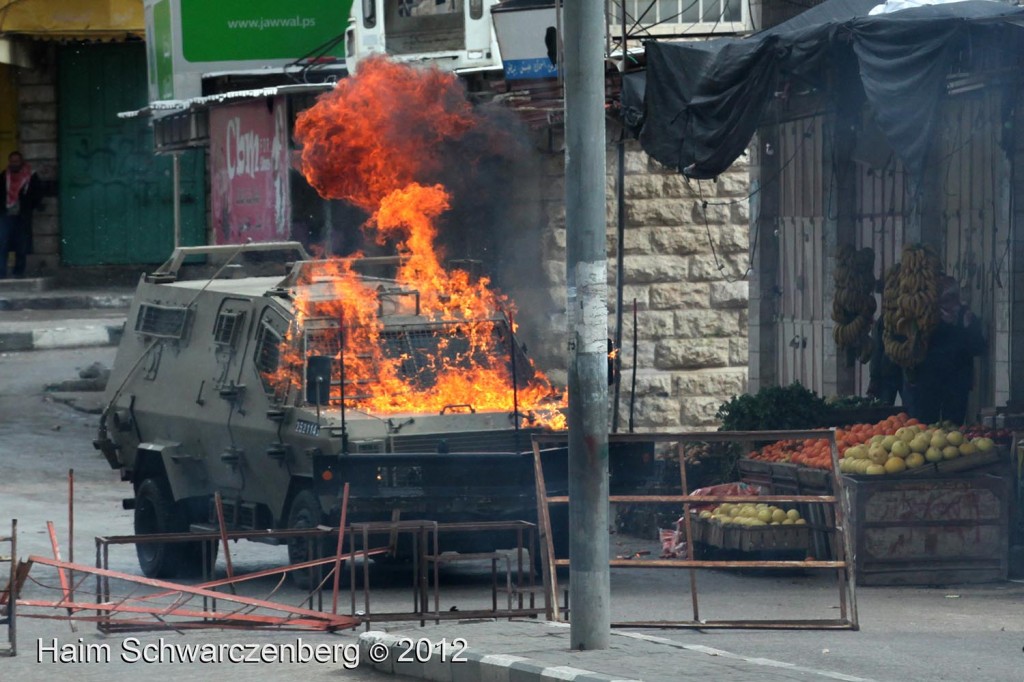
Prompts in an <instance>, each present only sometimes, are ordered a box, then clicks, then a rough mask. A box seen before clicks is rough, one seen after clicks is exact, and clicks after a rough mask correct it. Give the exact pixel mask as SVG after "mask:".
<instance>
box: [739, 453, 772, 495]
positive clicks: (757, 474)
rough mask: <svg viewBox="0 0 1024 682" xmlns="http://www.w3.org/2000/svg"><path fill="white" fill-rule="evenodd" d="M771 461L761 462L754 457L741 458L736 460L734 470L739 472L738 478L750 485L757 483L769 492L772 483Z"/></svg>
mask: <svg viewBox="0 0 1024 682" xmlns="http://www.w3.org/2000/svg"><path fill="white" fill-rule="evenodd" d="M773 466H774V464H772V463H771V462H761V461H758V460H756V459H741V460H739V461H738V462H736V470H737V471H738V472H739V475H740V480H741V481H742V482H744V483H749V484H750V485H758V486H761V487H762V488H764V489H765V491H766V493H767V492H770V490H771V485H772V467H773Z"/></svg>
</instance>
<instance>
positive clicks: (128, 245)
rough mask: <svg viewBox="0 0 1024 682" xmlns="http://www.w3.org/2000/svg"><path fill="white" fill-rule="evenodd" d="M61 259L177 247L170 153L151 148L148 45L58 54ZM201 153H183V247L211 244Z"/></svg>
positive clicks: (141, 257) (78, 260)
mask: <svg viewBox="0 0 1024 682" xmlns="http://www.w3.org/2000/svg"><path fill="white" fill-rule="evenodd" d="M58 88H59V99H58V102H59V104H58V121H59V123H58V135H59V138H58V145H59V157H60V173H59V178H60V223H61V239H62V248H61V260H62V262H63V263H64V264H65V265H104V264H136V263H138V264H145V263H159V262H161V261H163V260H165V259H166V258H167V256H168V255H169V254H170V252H171V249H172V248H173V247H174V205H173V178H172V172H171V159H170V158H169V157H166V156H160V157H158V156H156V155H155V154H154V153H153V133H152V130H151V129H150V127H149V124H148V120H147V119H146V118H141V117H136V118H128V119H121V118H118V117H117V114H118V112H122V111H134V110H137V109H141V108H142V107H144V106H146V90H147V87H146V53H145V48H144V46H143V45H142V44H141V43H120V44H106V45H81V44H80V45H66V46H62V47H61V48H60V51H59V59H58ZM204 165H205V164H204V159H203V153H202V151H189V152H185V153H183V154H182V156H181V200H182V205H181V235H182V244H185V245H189V244H202V243H204V242H205V219H206V208H205V196H206V193H205V191H204Z"/></svg>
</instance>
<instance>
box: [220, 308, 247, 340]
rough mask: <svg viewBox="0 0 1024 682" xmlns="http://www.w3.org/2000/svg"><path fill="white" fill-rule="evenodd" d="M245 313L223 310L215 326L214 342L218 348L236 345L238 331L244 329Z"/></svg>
mask: <svg viewBox="0 0 1024 682" xmlns="http://www.w3.org/2000/svg"><path fill="white" fill-rule="evenodd" d="M244 319H245V313H244V312H240V311H237V310H222V311H221V312H220V314H219V315H217V322H216V324H214V326H213V341H214V343H216V344H217V345H218V346H230V345H232V344H234V342H235V337H236V336H238V330H239V329H240V328H241V327H242V321H243V320H244Z"/></svg>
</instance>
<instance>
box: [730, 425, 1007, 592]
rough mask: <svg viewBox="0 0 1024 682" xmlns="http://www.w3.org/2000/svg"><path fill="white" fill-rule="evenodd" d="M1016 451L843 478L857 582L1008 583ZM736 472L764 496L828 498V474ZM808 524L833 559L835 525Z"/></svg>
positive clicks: (763, 469) (819, 549)
mask: <svg viewBox="0 0 1024 682" xmlns="http://www.w3.org/2000/svg"><path fill="white" fill-rule="evenodd" d="M1012 451H1013V450H1012V449H1011V448H1010V447H1009V446H1006V445H999V446H997V447H996V449H995V450H993V451H992V452H991V453H985V454H974V455H967V456H963V457H959V458H956V459H953V460H949V461H943V462H938V463H928V464H925V465H924V466H921V467H919V468H916V469H910V470H907V471H905V472H903V473H900V474H887V475H881V476H867V475H853V474H844V475H843V481H844V490H845V493H846V495H847V496H848V502H849V509H850V529H851V538H852V540H853V545H854V561H853V563H854V571H855V575H856V579H857V582H858V584H861V585H922V586H925V585H942V584H951V583H983V582H993V581H1000V580H1005V579H1006V578H1007V575H1008V568H1009V533H1010V520H1011V508H1012V504H1013V498H1014V491H1013V487H1012V485H1011V483H1012V480H1011V479H1012V477H1011V475H1010V472H1011V458H1010V453H1011V452H1012ZM739 470H740V479H741V480H742V481H743V482H746V483H751V484H757V485H760V486H761V487H762V489H763V490H764V491H765V493H766V494H815V493H817V494H829V493H830V492H831V482H832V481H831V475H830V472H826V471H820V470H814V469H809V468H807V467H802V466H797V465H794V464H787V463H780V462H760V461H756V460H741V461H740V466H739ZM818 486H821V487H820V488H819V487H818ZM819 491H820V492H819ZM809 511H810V514H812V515H813V514H815V513H816V512H817V513H819V514H820V513H821V512H826V511H827V510H824V509H820V508H818V509H814V510H809ZM808 521H809V524H810V525H809V528H810V532H811V536H810V544H811V548H810V551H811V552H812V553H815V556H816V557H818V558H826V557H828V556H831V554H830V553H831V552H832V551H834V548H833V547H832V546H831V545H829V546H828V547H825V546H823V544H822V543H823V542H827V541H828V538H829V535H830V533H829V528H830V526H831V525H832V524H833V523H834V522H833V521H832V519H830V518H828V517H827V516H826V517H822V516H809V518H808Z"/></svg>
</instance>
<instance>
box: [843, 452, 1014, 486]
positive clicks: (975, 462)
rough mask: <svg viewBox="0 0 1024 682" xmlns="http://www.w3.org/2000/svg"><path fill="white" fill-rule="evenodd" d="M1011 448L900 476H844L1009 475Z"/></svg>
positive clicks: (858, 477) (864, 476)
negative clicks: (967, 472)
mask: <svg viewBox="0 0 1024 682" xmlns="http://www.w3.org/2000/svg"><path fill="white" fill-rule="evenodd" d="M1010 465H1011V460H1010V446H1008V445H997V446H996V447H995V448H994V449H992V450H990V451H989V452H983V453H975V454H973V455H961V456H960V457H956V458H955V459H947V460H943V461H941V462H926V463H925V464H923V465H921V466H919V467H916V468H914V469H907V470H906V471H902V472H900V473H898V474H879V475H877V476H869V475H867V474H843V476H845V477H846V478H849V479H853V480H867V479H879V478H920V477H940V478H941V477H943V476H954V477H955V476H956V475H958V474H959V473H960V472H964V471H970V472H972V473H990V474H997V475H1008V473H1009V470H1010Z"/></svg>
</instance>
